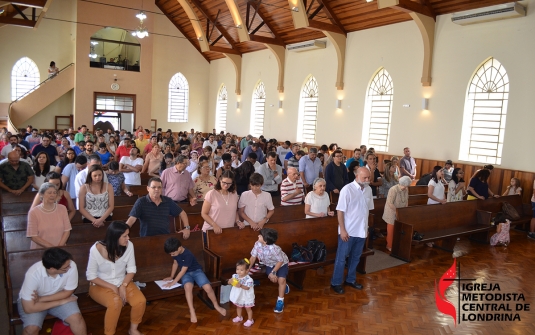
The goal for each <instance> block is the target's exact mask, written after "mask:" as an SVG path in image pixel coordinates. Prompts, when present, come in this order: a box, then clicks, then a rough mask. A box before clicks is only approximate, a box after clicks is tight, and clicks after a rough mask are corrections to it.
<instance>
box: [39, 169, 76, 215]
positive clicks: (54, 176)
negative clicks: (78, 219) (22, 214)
mask: <svg viewBox="0 0 535 335" xmlns="http://www.w3.org/2000/svg"><path fill="white" fill-rule="evenodd" d="M45 183H50V184H52V185H54V186H56V190H57V195H56V203H57V204H58V205H63V206H65V208H67V212H68V214H69V221H71V220H72V218H73V217H74V215H75V214H76V208H74V203H73V202H72V198H71V195H70V194H69V192H67V191H65V190H64V189H63V183H62V182H61V174H59V173H57V172H49V173H48V174H47V175H46V178H45ZM41 198H42V197H41V195H40V194H39V193H37V194H36V195H35V198H34V199H33V203H32V206H31V207H30V208H34V207H35V206H38V205H39V204H41V203H42V199H41Z"/></svg>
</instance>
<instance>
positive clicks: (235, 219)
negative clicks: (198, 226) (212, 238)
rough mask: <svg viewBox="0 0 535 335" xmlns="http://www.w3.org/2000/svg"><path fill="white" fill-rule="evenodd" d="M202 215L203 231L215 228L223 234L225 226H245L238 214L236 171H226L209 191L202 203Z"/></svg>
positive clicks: (218, 232) (241, 227)
mask: <svg viewBox="0 0 535 335" xmlns="http://www.w3.org/2000/svg"><path fill="white" fill-rule="evenodd" d="M201 216H202V218H203V219H204V225H203V226H202V231H203V232H204V233H206V231H207V230H211V229H213V230H214V232H215V233H216V234H221V233H222V232H223V228H230V227H234V224H236V225H238V227H240V229H243V228H245V225H244V224H243V222H241V221H240V219H239V216H238V194H237V193H236V184H235V183H234V172H232V171H225V172H223V174H222V175H221V177H220V178H219V180H218V181H217V184H216V185H215V187H214V189H213V190H211V191H208V193H207V194H206V196H205V197H204V203H203V204H202V210H201Z"/></svg>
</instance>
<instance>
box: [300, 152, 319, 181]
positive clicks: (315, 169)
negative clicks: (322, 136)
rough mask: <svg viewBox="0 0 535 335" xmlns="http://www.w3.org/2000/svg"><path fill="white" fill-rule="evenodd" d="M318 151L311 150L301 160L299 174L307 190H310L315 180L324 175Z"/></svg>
mask: <svg viewBox="0 0 535 335" xmlns="http://www.w3.org/2000/svg"><path fill="white" fill-rule="evenodd" d="M317 156H318V149H317V148H310V149H309V151H308V155H306V156H303V157H301V159H300V160H299V174H301V180H302V181H303V185H304V186H305V188H308V187H309V186H310V185H312V184H313V183H314V179H316V178H318V177H320V174H321V173H323V166H322V164H321V161H320V160H319V159H318V158H317Z"/></svg>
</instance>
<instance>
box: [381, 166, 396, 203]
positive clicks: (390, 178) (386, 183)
mask: <svg viewBox="0 0 535 335" xmlns="http://www.w3.org/2000/svg"><path fill="white" fill-rule="evenodd" d="M395 173H396V166H395V165H394V164H392V162H390V163H386V165H385V173H384V177H383V185H381V186H379V195H380V197H381V198H384V197H386V196H387V195H388V191H389V190H390V188H391V187H392V186H395V185H397V184H398V177H396V175H395Z"/></svg>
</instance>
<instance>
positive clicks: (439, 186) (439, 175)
mask: <svg viewBox="0 0 535 335" xmlns="http://www.w3.org/2000/svg"><path fill="white" fill-rule="evenodd" d="M443 178H444V170H443V169H442V166H439V165H437V166H435V167H434V168H433V172H432V173H431V180H429V183H428V184H427V196H428V197H429V199H427V204H428V205H434V204H445V203H446V202H447V201H446V196H445V195H444V183H443V182H442V179H443Z"/></svg>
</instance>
